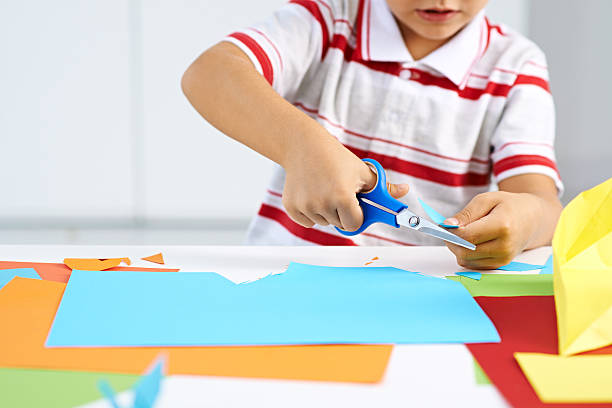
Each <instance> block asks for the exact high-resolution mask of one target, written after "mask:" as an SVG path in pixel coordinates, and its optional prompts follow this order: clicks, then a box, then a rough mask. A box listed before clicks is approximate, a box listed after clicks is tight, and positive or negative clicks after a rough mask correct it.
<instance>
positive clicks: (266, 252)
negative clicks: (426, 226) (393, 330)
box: [0, 245, 551, 408]
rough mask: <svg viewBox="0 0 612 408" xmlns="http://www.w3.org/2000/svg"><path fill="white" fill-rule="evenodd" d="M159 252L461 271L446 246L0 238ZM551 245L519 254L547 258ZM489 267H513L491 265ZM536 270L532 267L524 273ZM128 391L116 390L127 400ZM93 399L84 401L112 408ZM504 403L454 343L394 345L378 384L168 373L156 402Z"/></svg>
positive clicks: (252, 271) (65, 250)
mask: <svg viewBox="0 0 612 408" xmlns="http://www.w3.org/2000/svg"><path fill="white" fill-rule="evenodd" d="M157 252H162V253H163V255H164V260H165V261H166V264H165V265H164V267H168V268H180V270H181V272H218V273H220V274H222V275H224V276H226V277H227V278H228V279H231V280H232V281H234V282H242V281H246V280H252V279H256V278H259V277H263V276H265V275H267V274H269V273H280V272H282V271H284V270H285V269H286V267H287V265H288V264H289V263H290V262H292V261H295V262H303V263H310V264H317V265H328V266H364V264H365V263H366V262H369V261H371V259H372V258H373V257H378V258H379V259H378V260H376V261H373V263H372V264H370V265H369V266H393V267H397V268H402V269H407V270H411V271H415V272H422V273H426V274H429V275H432V276H438V277H442V276H446V275H452V274H454V272H457V271H460V270H461V268H460V267H458V266H457V264H456V262H455V258H454V256H453V255H452V254H451V253H450V251H448V250H447V249H446V248H445V247H248V246H217V247H215V246H93V245H92V246H67V245H49V246H45V245H0V260H10V261H37V262H62V260H63V259H64V258H79V257H93V258H115V257H126V256H127V257H130V258H131V260H132V262H133V263H132V266H143V267H155V266H156V265H155V264H152V263H150V262H146V261H142V260H140V258H141V257H144V256H149V255H152V254H154V253H157ZM550 253H551V249H550V247H545V248H538V249H536V250H532V251H528V252H525V253H523V254H521V255H519V256H518V257H517V258H516V260H517V261H522V262H528V263H534V264H543V263H544V262H545V261H546V259H547V257H548V256H549V255H550ZM491 273H511V272H502V271H492V272H491ZM521 273H534V272H521ZM130 399H131V393H130V392H124V393H121V394H120V395H119V401H121V402H124V403H126V402H128V401H129V400H130ZM108 406H110V405H108V404H107V403H106V402H105V401H103V400H100V401H95V402H92V403H90V404H87V405H84V406H83V407H88V408H94V407H108ZM313 406H315V407H318V408H322V407H339V406H350V407H437V406H440V407H451V406H452V407H505V406H507V403H506V402H505V400H504V399H503V398H502V397H501V395H500V394H499V393H498V392H497V390H496V389H495V387H493V386H490V385H477V384H476V382H475V377H474V364H473V359H472V356H471V354H470V353H469V351H468V350H467V348H466V347H465V346H463V345H457V344H440V345H400V346H395V348H394V350H393V353H392V355H391V359H390V362H389V366H388V368H387V371H386V374H385V376H384V378H383V380H382V381H381V382H380V383H378V384H347V383H326V382H311V381H289V380H267V379H261V380H260V379H242V378H222V377H195V376H169V377H166V378H165V379H164V382H163V384H162V390H161V394H160V396H159V399H158V401H157V403H156V405H155V407H156V408H161V407H241V408H242V407H269V408H272V407H279V408H280V407H283V408H287V407H313Z"/></svg>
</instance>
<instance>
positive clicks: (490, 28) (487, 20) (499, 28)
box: [485, 17, 506, 35]
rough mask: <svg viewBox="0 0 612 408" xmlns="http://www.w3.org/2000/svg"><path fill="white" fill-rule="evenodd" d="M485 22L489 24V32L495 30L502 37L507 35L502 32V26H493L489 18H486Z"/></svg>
mask: <svg viewBox="0 0 612 408" xmlns="http://www.w3.org/2000/svg"><path fill="white" fill-rule="evenodd" d="M485 21H486V22H487V27H488V28H489V31H491V30H495V31H497V32H498V33H499V34H500V35H506V34H504V33H503V32H502V29H501V27H500V26H498V25H493V24H491V22H490V21H489V19H488V18H487V17H485Z"/></svg>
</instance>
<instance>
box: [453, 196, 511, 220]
mask: <svg viewBox="0 0 612 408" xmlns="http://www.w3.org/2000/svg"><path fill="white" fill-rule="evenodd" d="M498 203H499V199H497V198H496V196H495V195H493V194H490V193H484V194H478V195H477V196H476V197H474V198H473V199H472V201H470V202H469V203H468V205H466V206H465V207H464V208H463V210H461V211H459V212H458V213H457V214H455V215H454V216H452V217H450V218H447V219H446V220H444V224H447V225H458V226H460V227H463V226H465V225H468V224H471V223H473V222H474V221H476V220H479V219H481V218H482V217H484V216H485V215H487V214H489V212H491V210H492V209H493V208H494V207H495V206H496V205H497V204H498Z"/></svg>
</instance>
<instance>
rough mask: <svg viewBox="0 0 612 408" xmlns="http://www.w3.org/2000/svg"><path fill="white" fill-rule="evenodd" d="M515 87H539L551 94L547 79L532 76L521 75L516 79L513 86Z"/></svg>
mask: <svg viewBox="0 0 612 408" xmlns="http://www.w3.org/2000/svg"><path fill="white" fill-rule="evenodd" d="M515 85H536V86H539V87H540V88H542V89H544V90H545V91H547V92H550V87H549V86H548V81H546V80H545V79H542V78H538V77H535V76H531V75H519V76H517V77H516V80H515V81H514V84H513V85H512V86H515Z"/></svg>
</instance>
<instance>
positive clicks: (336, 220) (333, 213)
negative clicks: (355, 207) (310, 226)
mask: <svg viewBox="0 0 612 408" xmlns="http://www.w3.org/2000/svg"><path fill="white" fill-rule="evenodd" d="M321 215H322V216H323V217H324V218H325V219H326V220H327V222H328V223H330V224H331V225H335V226H336V227H338V228H342V222H341V221H340V216H339V215H338V211H337V210H336V209H335V208H334V209H331V210H329V211H325V212H324V213H322V214H321Z"/></svg>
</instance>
